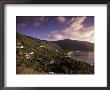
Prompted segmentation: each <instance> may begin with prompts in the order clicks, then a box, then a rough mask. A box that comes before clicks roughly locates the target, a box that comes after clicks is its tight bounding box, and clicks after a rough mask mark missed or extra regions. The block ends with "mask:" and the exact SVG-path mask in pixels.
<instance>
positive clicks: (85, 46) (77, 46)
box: [52, 39, 94, 51]
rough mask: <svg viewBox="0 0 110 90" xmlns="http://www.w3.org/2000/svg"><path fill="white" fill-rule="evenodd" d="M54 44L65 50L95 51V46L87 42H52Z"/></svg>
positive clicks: (67, 40)
mask: <svg viewBox="0 0 110 90" xmlns="http://www.w3.org/2000/svg"><path fill="white" fill-rule="evenodd" d="M52 43H54V44H56V45H58V46H60V47H61V48H62V49H63V50H74V51H94V44H93V43H90V42H86V41H77V40H70V39H65V40H59V41H52Z"/></svg>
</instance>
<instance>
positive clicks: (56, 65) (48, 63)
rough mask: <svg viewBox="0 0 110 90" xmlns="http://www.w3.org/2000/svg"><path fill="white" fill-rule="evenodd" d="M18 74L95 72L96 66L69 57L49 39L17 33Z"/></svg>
mask: <svg viewBox="0 0 110 90" xmlns="http://www.w3.org/2000/svg"><path fill="white" fill-rule="evenodd" d="M16 73H17V74H49V73H52V74H53V73H54V74H93V73H94V66H91V65H89V64H88V63H86V62H81V61H77V60H75V59H73V58H70V57H67V55H66V53H65V52H64V50H63V49H61V48H60V47H59V46H57V45H55V44H52V43H50V42H48V41H44V40H40V39H36V38H32V37H29V36H25V35H21V34H19V33H17V34H16Z"/></svg>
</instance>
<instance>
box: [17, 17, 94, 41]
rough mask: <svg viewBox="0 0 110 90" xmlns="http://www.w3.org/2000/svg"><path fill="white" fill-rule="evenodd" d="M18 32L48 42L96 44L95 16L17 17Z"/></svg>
mask: <svg viewBox="0 0 110 90" xmlns="http://www.w3.org/2000/svg"><path fill="white" fill-rule="evenodd" d="M16 30H17V32H19V33H21V34H24V35H28V36H31V37H34V38H39V39H43V40H48V41H57V40H63V39H71V40H80V41H89V42H94V16H17V17H16Z"/></svg>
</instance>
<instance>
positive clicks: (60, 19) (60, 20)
mask: <svg viewBox="0 0 110 90" xmlns="http://www.w3.org/2000/svg"><path fill="white" fill-rule="evenodd" d="M57 20H58V21H59V22H61V23H64V22H65V20H66V18H65V17H63V16H59V17H57Z"/></svg>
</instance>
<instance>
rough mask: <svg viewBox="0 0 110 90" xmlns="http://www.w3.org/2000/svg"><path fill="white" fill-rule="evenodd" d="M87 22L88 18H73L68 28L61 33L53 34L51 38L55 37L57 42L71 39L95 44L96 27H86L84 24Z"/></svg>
mask: <svg viewBox="0 0 110 90" xmlns="http://www.w3.org/2000/svg"><path fill="white" fill-rule="evenodd" d="M85 20H86V17H76V18H72V19H71V24H70V25H69V26H68V27H66V28H64V29H63V30H61V31H60V32H59V31H57V32H54V33H51V36H53V39H54V38H55V40H62V39H71V40H80V41H88V42H94V26H90V27H84V24H83V22H84V21H85Z"/></svg>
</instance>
